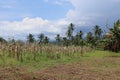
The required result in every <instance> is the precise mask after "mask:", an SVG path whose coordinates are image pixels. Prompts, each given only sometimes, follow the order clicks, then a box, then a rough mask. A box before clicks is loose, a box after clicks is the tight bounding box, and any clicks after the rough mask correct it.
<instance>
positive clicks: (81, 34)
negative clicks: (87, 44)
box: [78, 30, 83, 39]
mask: <svg viewBox="0 0 120 80" xmlns="http://www.w3.org/2000/svg"><path fill="white" fill-rule="evenodd" d="M78 36H79V38H80V39H82V37H83V31H81V30H80V32H79V33H78Z"/></svg>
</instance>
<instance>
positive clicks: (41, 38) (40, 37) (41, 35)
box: [38, 33, 45, 44]
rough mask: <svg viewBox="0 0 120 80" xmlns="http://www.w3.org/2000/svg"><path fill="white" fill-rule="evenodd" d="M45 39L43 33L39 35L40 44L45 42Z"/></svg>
mask: <svg viewBox="0 0 120 80" xmlns="http://www.w3.org/2000/svg"><path fill="white" fill-rule="evenodd" d="M44 37H45V36H44V34H43V33H41V34H39V35H38V38H39V44H40V43H42V42H43V40H44Z"/></svg>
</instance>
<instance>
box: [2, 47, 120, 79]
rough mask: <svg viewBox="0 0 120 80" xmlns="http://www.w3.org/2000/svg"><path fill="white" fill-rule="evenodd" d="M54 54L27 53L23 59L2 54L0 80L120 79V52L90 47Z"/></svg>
mask: <svg viewBox="0 0 120 80" xmlns="http://www.w3.org/2000/svg"><path fill="white" fill-rule="evenodd" d="M85 49H87V48H85ZM81 50H82V49H81ZM61 52H63V51H61ZM66 52H67V51H66ZM49 54H50V53H49ZM59 54H60V52H59ZM54 55H55V56H53V54H52V57H51V54H50V55H48V54H46V53H44V52H43V53H42V54H41V53H37V54H36V58H35V59H34V57H33V56H34V55H33V53H32V54H30V53H29V55H28V53H26V54H23V55H22V56H23V57H22V58H23V61H21V60H18V59H17V58H13V57H8V55H7V53H6V54H2V53H1V55H0V66H1V67H0V80H120V53H113V52H109V51H99V50H89V48H88V51H87V52H84V50H83V53H82V55H81V51H80V52H74V54H72V53H70V54H69V55H68V54H60V55H58V54H57V55H56V54H54ZM56 56H57V57H56ZM32 57H33V58H32Z"/></svg>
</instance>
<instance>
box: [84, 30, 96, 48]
mask: <svg viewBox="0 0 120 80" xmlns="http://www.w3.org/2000/svg"><path fill="white" fill-rule="evenodd" d="M86 43H87V45H88V46H91V47H93V46H95V38H94V36H93V34H92V32H88V33H87V36H86Z"/></svg>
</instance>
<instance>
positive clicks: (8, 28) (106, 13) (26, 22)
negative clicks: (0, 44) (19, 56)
mask: <svg viewBox="0 0 120 80" xmlns="http://www.w3.org/2000/svg"><path fill="white" fill-rule="evenodd" d="M44 1H45V2H49V0H44ZM53 2H55V1H53ZM67 2H69V3H71V4H72V5H73V6H74V8H73V9H70V10H68V12H67V14H66V17H65V18H63V19H58V20H55V21H52V20H44V19H42V18H40V17H36V18H30V17H26V18H24V19H23V20H21V21H13V22H10V21H0V30H1V31H0V36H3V35H4V36H5V37H7V38H8V37H10V36H17V35H22V37H23V35H25V36H24V37H26V35H27V34H29V33H33V34H39V33H45V34H46V35H50V38H52V39H53V38H54V37H55V34H57V33H59V34H61V35H62V36H64V34H65V31H66V28H67V27H68V25H69V24H70V23H71V22H72V23H74V24H76V25H77V26H79V27H81V26H94V25H96V22H97V21H98V22H100V21H105V20H106V19H109V18H110V19H111V18H112V20H113V18H114V17H115V18H116V17H117V18H119V16H120V15H119V14H120V11H119V3H120V0H111V1H109V0H104V1H102V0H101V1H96V0H56V4H59V5H62V4H63V3H67ZM106 3H107V4H106ZM24 39H25V38H24Z"/></svg>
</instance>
